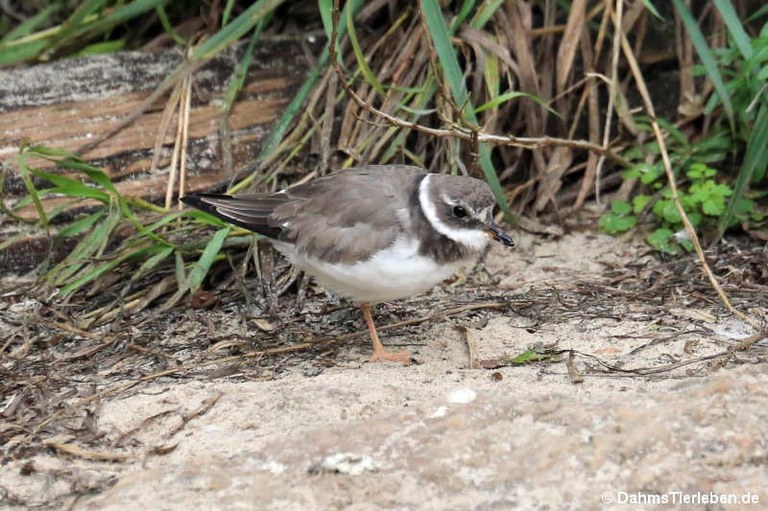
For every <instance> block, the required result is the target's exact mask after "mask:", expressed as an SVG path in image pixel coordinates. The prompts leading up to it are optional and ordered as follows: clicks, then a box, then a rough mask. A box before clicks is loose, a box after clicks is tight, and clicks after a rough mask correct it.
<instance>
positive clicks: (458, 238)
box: [419, 174, 489, 251]
mask: <svg viewBox="0 0 768 511" xmlns="http://www.w3.org/2000/svg"><path fill="white" fill-rule="evenodd" d="M431 177H432V175H431V174H427V177H425V178H424V179H422V180H421V183H420V184H419V205H420V206H421V210H422V211H423V212H424V216H425V217H427V221H428V222H429V223H430V225H431V226H432V227H434V228H435V230H436V231H437V232H439V233H440V234H442V235H443V236H445V237H447V238H449V239H452V240H453V241H455V242H457V243H461V244H462V245H465V246H467V247H468V248H470V249H472V250H476V251H480V250H483V249H484V248H485V247H486V245H488V241H489V240H488V236H487V235H486V234H485V233H484V232H483V231H479V230H475V229H457V228H454V227H451V226H450V225H448V224H446V223H445V222H443V221H442V220H440V217H439V216H438V214H437V208H436V207H435V204H434V203H433V202H432V201H431V200H430V197H429V183H430V178H431Z"/></svg>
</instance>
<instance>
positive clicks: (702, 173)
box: [685, 162, 717, 179]
mask: <svg viewBox="0 0 768 511" xmlns="http://www.w3.org/2000/svg"><path fill="white" fill-rule="evenodd" d="M685 174H686V175H687V176H688V177H689V178H691V179H704V178H707V177H712V176H714V175H715V174H717V171H716V170H715V169H713V168H711V167H709V166H707V165H705V164H704V163H699V162H696V163H692V164H691V166H690V167H688V170H687V171H686V172H685Z"/></svg>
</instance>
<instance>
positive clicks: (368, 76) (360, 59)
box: [347, 10, 387, 97]
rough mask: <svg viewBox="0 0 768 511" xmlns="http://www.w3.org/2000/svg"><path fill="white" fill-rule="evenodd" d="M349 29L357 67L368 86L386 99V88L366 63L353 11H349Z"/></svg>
mask: <svg viewBox="0 0 768 511" xmlns="http://www.w3.org/2000/svg"><path fill="white" fill-rule="evenodd" d="M347 27H348V29H349V30H348V32H349V42H350V44H351V45H352V52H353V53H354V54H355V60H357V66H358V68H359V69H360V72H361V73H363V77H364V78H365V81H366V82H368V85H370V86H371V87H373V88H374V89H375V90H376V92H378V93H379V95H380V96H382V97H384V96H386V95H387V92H386V91H385V90H384V87H383V86H382V85H381V82H379V80H377V79H376V75H374V74H373V71H371V68H370V67H369V66H368V63H367V62H366V61H365V55H364V54H363V50H362V48H360V43H358V41H357V34H356V33H355V25H354V23H353V22H352V11H351V10H347Z"/></svg>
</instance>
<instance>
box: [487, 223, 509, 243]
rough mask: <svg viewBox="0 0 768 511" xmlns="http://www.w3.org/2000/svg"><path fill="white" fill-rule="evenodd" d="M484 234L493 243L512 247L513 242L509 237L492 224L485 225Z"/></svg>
mask: <svg viewBox="0 0 768 511" xmlns="http://www.w3.org/2000/svg"><path fill="white" fill-rule="evenodd" d="M485 234H486V235H487V236H488V237H489V238H491V239H492V240H494V241H500V242H501V243H503V244H504V246H507V247H514V246H515V240H513V239H512V238H510V237H509V235H507V233H505V232H504V231H502V230H501V227H499V226H498V225H496V224H494V223H493V222H491V223H488V224H485Z"/></svg>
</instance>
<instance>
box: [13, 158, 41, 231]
mask: <svg viewBox="0 0 768 511" xmlns="http://www.w3.org/2000/svg"><path fill="white" fill-rule="evenodd" d="M31 173H32V172H31V169H30V168H29V167H28V166H27V154H26V150H25V148H24V147H22V148H21V150H20V152H19V176H21V181H22V182H23V183H24V188H26V190H27V195H28V196H29V197H30V198H31V199H32V203H33V204H34V205H35V211H37V218H38V222H40V225H42V226H43V228H44V229H45V230H46V232H47V231H48V215H46V214H45V208H43V203H42V202H41V201H40V195H39V193H38V191H37V188H36V187H35V184H34V183H33V182H32V176H31Z"/></svg>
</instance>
